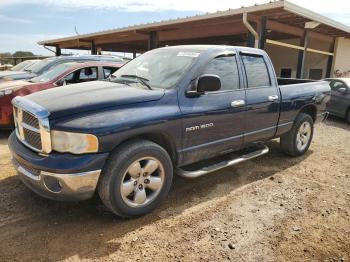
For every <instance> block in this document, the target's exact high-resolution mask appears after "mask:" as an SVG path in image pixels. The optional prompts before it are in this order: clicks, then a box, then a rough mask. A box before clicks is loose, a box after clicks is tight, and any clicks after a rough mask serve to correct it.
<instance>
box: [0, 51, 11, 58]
mask: <svg viewBox="0 0 350 262" xmlns="http://www.w3.org/2000/svg"><path fill="white" fill-rule="evenodd" d="M11 56H12V55H11V53H10V52H6V53H0V58H6V57H11Z"/></svg>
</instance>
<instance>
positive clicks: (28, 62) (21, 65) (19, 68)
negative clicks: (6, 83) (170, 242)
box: [0, 60, 39, 77]
mask: <svg viewBox="0 0 350 262" xmlns="http://www.w3.org/2000/svg"><path fill="white" fill-rule="evenodd" d="M37 61H39V60H25V61H23V62H21V63H19V64H17V65H15V66H13V65H3V66H4V67H6V68H10V69H6V71H2V70H0V71H2V72H0V77H1V76H2V75H6V74H8V73H11V71H24V70H25V69H26V68H27V67H29V66H30V65H33V64H34V63H35V62H37ZM0 66H1V65H0Z"/></svg>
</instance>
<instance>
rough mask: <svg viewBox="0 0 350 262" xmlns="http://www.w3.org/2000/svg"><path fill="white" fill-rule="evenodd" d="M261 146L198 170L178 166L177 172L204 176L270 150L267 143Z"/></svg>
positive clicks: (187, 175) (191, 175) (188, 176)
mask: <svg viewBox="0 0 350 262" xmlns="http://www.w3.org/2000/svg"><path fill="white" fill-rule="evenodd" d="M260 146H261V147H262V148H260V149H257V150H255V151H253V152H250V153H246V154H243V155H241V156H238V157H236V158H233V159H229V160H225V161H221V162H219V163H215V164H213V165H210V166H206V167H203V168H200V169H198V170H193V171H189V170H184V169H181V168H177V169H176V174H178V175H180V176H182V177H186V178H196V177H199V176H203V175H206V174H208V173H211V172H214V171H217V170H220V169H222V168H225V167H229V166H233V165H237V164H239V163H241V162H244V161H247V160H250V159H253V158H256V157H258V156H262V155H265V154H267V153H268V152H269V148H268V147H267V146H266V145H263V144H261V145H260Z"/></svg>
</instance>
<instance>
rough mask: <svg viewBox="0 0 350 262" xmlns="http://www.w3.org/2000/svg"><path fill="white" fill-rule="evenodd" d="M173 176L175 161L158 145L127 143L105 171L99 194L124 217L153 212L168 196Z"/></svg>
mask: <svg viewBox="0 0 350 262" xmlns="http://www.w3.org/2000/svg"><path fill="white" fill-rule="evenodd" d="M172 177H173V167H172V162H171V160H170V157H169V155H168V153H167V152H166V151H165V150H164V149H163V148H162V147H160V146H159V145H157V144H155V143H153V142H150V141H146V140H135V141H131V142H127V143H125V144H124V145H122V146H121V147H120V148H117V150H115V151H114V152H113V153H112V155H111V157H110V158H109V159H108V161H107V163H106V166H105V168H104V170H103V172H102V175H101V178H100V181H99V186H98V192H99V195H100V198H101V200H102V202H103V203H104V204H105V205H106V206H107V207H108V208H109V209H110V210H111V211H112V212H114V213H115V214H117V215H119V216H123V217H135V216H141V215H144V214H146V213H149V212H151V211H152V210H153V209H155V208H156V207H157V206H158V205H159V204H160V202H161V201H162V200H163V199H164V198H165V197H166V196H167V194H168V192H169V190H170V187H171V184H172Z"/></svg>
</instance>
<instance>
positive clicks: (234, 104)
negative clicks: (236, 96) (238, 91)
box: [231, 100, 245, 107]
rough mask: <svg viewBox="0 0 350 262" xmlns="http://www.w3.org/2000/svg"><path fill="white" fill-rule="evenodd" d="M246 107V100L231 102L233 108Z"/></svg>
mask: <svg viewBox="0 0 350 262" xmlns="http://www.w3.org/2000/svg"><path fill="white" fill-rule="evenodd" d="M244 105H245V101H244V100H235V101H232V102H231V107H241V106H244Z"/></svg>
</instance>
